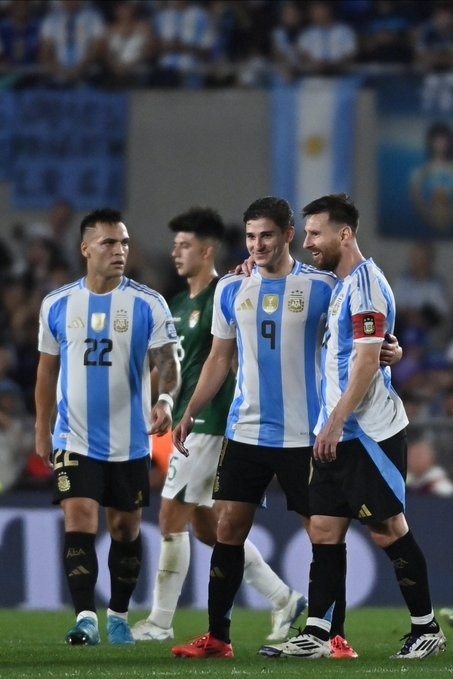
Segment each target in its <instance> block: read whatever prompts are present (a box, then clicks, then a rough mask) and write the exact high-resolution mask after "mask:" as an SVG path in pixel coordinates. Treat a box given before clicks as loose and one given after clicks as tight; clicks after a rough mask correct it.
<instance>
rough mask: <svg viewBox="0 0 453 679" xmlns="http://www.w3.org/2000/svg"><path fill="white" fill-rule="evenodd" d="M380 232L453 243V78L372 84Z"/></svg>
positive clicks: (393, 79) (438, 76)
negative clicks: (375, 119) (376, 111)
mask: <svg viewBox="0 0 453 679" xmlns="http://www.w3.org/2000/svg"><path fill="white" fill-rule="evenodd" d="M376 92H377V105H378V109H377V110H378V117H377V121H378V126H377V150H378V180H379V194H378V202H379V231H380V233H381V234H382V235H383V236H386V237H394V238H406V239H410V240H414V239H419V240H425V239H429V240H447V239H450V240H451V239H452V238H453V122H452V121H453V75H452V74H451V73H430V74H429V75H427V76H421V75H412V76H406V77H405V78H404V79H401V78H397V77H396V76H395V77H385V78H384V77H382V78H378V79H377V80H376Z"/></svg>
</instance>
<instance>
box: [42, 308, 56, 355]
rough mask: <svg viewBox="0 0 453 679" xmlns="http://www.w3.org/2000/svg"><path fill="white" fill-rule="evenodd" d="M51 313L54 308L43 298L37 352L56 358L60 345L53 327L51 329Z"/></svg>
mask: <svg viewBox="0 0 453 679" xmlns="http://www.w3.org/2000/svg"><path fill="white" fill-rule="evenodd" d="M53 312H54V307H53V306H52V305H51V304H50V303H49V300H47V299H46V298H45V299H44V300H43V302H42V304H41V309H40V312H39V334H38V350H39V351H41V352H42V353H44V354H52V355H53V356H58V354H59V353H60V343H59V342H58V339H57V334H56V330H55V327H53V322H52V317H53V315H54V314H53Z"/></svg>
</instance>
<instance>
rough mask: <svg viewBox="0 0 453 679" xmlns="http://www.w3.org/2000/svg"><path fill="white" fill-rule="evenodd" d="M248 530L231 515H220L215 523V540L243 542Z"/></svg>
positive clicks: (228, 542) (232, 542)
mask: <svg viewBox="0 0 453 679" xmlns="http://www.w3.org/2000/svg"><path fill="white" fill-rule="evenodd" d="M247 535H248V530H247V529H246V527H245V526H243V525H242V523H239V522H237V521H234V520H233V519H232V518H231V517H228V516H224V517H220V519H219V522H218V524H217V540H218V541H219V542H224V543H226V544H243V543H244V542H245V540H246V539H247Z"/></svg>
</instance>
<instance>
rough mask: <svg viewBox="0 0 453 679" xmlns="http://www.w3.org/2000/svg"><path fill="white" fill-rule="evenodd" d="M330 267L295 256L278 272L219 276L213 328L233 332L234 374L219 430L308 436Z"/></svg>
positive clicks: (284, 443)
mask: <svg viewBox="0 0 453 679" xmlns="http://www.w3.org/2000/svg"><path fill="white" fill-rule="evenodd" d="M335 282H336V278H335V276H334V275H333V274H330V273H326V272H321V271H318V270H317V269H315V268H313V267H311V266H308V265H305V264H301V263H300V262H297V261H296V262H295V263H294V267H293V270H292V272H291V273H290V274H289V275H288V276H286V277H284V278H264V277H263V276H261V274H260V273H259V271H258V269H256V268H255V270H254V271H253V273H252V275H251V276H250V277H245V276H243V275H236V274H231V275H227V276H224V277H223V278H222V279H221V280H220V281H219V283H218V284H217V288H216V291H215V297H214V312H213V322H212V334H213V335H214V336H216V337H219V338H221V339H232V338H236V341H237V346H238V374H237V381H236V389H235V394H234V398H233V402H232V404H231V408H230V411H229V415H228V422H227V430H226V437H227V438H229V439H232V440H234V441H241V442H242V443H248V444H251V445H261V446H269V447H275V448H282V447H289V448H291V447H293V448H296V447H303V446H310V445H312V444H313V443H314V436H313V428H314V426H315V424H316V420H317V418H318V413H319V407H320V405H319V384H320V347H321V341H322V337H323V333H324V329H325V320H326V314H327V310H328V307H329V300H330V295H331V291H332V288H333V286H334V285H335Z"/></svg>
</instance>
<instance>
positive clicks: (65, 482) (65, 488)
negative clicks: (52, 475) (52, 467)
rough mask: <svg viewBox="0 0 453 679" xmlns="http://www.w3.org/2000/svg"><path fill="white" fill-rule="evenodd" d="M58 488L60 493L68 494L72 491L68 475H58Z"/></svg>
mask: <svg viewBox="0 0 453 679" xmlns="http://www.w3.org/2000/svg"><path fill="white" fill-rule="evenodd" d="M57 486H58V490H59V491H60V493H67V492H69V491H70V490H71V482H70V481H69V478H68V475H67V474H66V473H64V472H63V474H59V475H58V480H57Z"/></svg>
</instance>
